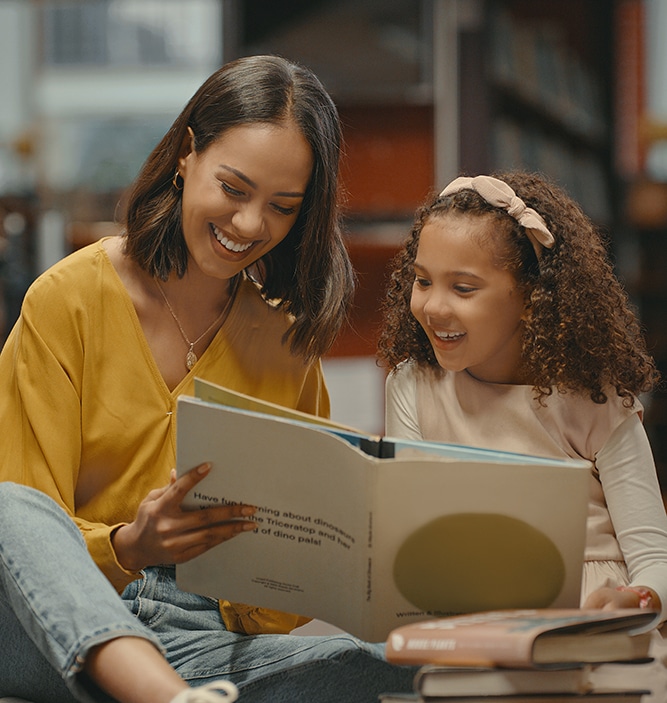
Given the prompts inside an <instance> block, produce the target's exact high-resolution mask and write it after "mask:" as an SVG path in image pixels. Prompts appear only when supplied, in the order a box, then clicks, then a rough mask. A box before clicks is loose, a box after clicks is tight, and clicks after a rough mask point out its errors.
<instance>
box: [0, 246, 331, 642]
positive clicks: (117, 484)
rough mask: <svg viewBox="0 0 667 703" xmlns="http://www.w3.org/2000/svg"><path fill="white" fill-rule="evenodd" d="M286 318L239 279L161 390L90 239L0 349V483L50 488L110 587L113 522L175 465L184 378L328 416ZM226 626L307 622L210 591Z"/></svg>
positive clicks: (115, 567)
mask: <svg viewBox="0 0 667 703" xmlns="http://www.w3.org/2000/svg"><path fill="white" fill-rule="evenodd" d="M289 324H290V320H289V318H288V317H287V316H286V314H285V313H284V312H282V311H280V310H277V309H276V308H274V307H272V306H270V305H269V304H267V303H266V302H265V301H264V300H263V299H262V297H261V296H260V294H259V291H258V289H257V287H256V286H255V285H254V284H253V283H252V282H251V281H249V280H244V281H243V282H242V283H241V285H240V287H239V290H238V293H237V295H236V297H235V300H234V302H233V305H232V308H231V310H230V313H229V316H228V317H227V320H226V321H225V323H224V324H223V326H222V327H221V329H220V331H219V332H218V333H217V335H216V337H215V339H214V340H213V342H212V343H211V344H210V346H209V347H208V349H207V350H206V351H205V353H203V354H202V355H201V357H200V358H199V361H198V362H197V364H196V365H195V366H194V368H193V369H192V371H190V372H189V373H188V375H187V376H186V377H185V378H184V379H183V381H182V382H181V383H180V384H179V385H178V386H177V387H176V388H175V389H174V390H173V391H170V390H169V389H168V388H167V386H166V384H165V382H164V380H163V378H162V376H161V374H160V371H159V370H158V368H157V366H156V364H155V361H154V359H153V356H152V354H151V351H150V349H149V347H148V344H147V342H146V339H145V337H144V334H143V331H142V329H141V326H140V324H139V319H138V317H137V315H136V312H135V309H134V306H133V304H132V301H131V299H130V297H129V295H128V293H127V291H126V289H125V287H124V285H123V284H122V282H121V280H120V278H119V277H118V274H117V273H116V270H115V269H114V267H113V265H112V263H111V261H110V260H109V258H108V256H107V253H106V251H105V249H104V247H103V244H102V242H97V243H95V244H92V245H90V246H88V247H85V248H84V249H81V250H80V251H78V252H75V253H74V254H72V255H70V256H69V257H67V258H65V259H63V260H62V261H60V262H59V263H57V264H56V265H55V266H53V267H52V268H51V269H49V270H48V271H47V272H46V273H44V274H42V275H41V276H40V277H39V278H38V279H37V280H36V281H35V282H34V283H33V285H32V286H31V288H30V290H29V291H28V293H27V295H26V296H25V299H24V303H23V308H22V312H21V317H20V319H19V320H18V322H17V324H16V325H15V327H14V329H13V330H12V332H11V334H10V336H9V338H8V339H7V342H6V343H5V346H4V348H3V350H2V353H1V354H0V427H1V428H2V441H1V442H0V480H3V481H15V482H17V483H22V484H26V485H29V486H33V487H34V488H37V489H39V490H41V491H43V492H44V493H46V494H48V495H49V496H51V497H52V498H54V499H55V500H56V501H57V502H58V503H59V504H60V505H61V506H62V507H63V508H65V510H66V511H67V512H68V513H69V514H70V515H71V516H72V518H73V519H74V520H75V522H76V524H77V525H78V526H79V528H80V529H81V531H82V533H83V535H84V537H85V539H86V542H87V544H88V549H89V551H90V553H91V555H92V557H93V559H94V560H95V562H96V563H97V564H98V566H99V567H100V568H101V569H102V571H103V572H104V573H105V574H106V576H107V577H108V578H109V580H110V581H111V583H112V584H113V585H114V587H115V588H116V589H117V590H118V591H121V590H122V589H123V588H124V587H125V586H126V585H127V584H128V583H129V582H131V581H132V580H134V579H136V578H138V577H139V576H140V574H137V573H132V572H128V571H126V570H125V569H123V567H121V565H120V564H119V563H118V561H117V559H116V555H115V553H114V550H113V548H112V545H111V534H112V532H113V530H114V529H115V528H117V527H119V526H120V525H122V524H126V523H128V522H131V521H132V520H133V519H134V517H135V515H136V511H137V507H138V505H139V503H140V502H141V500H143V498H144V497H145V496H146V495H147V493H148V492H149V491H150V490H152V489H154V488H158V487H161V486H164V485H166V484H167V483H168V480H169V472H170V470H171V468H172V467H173V466H175V440H176V433H175V424H176V423H175V420H176V416H175V410H176V399H177V397H178V396H179V395H181V394H192V392H193V381H194V377H195V376H199V377H201V378H205V379H207V380H210V381H212V382H214V383H218V384H220V385H223V386H227V387H229V388H233V389H235V390H238V391H241V392H243V393H247V394H250V395H254V396H256V397H259V398H263V399H265V400H269V401H271V402H274V403H279V404H281V405H285V406H288V407H292V408H296V409H298V410H302V411H305V412H310V413H315V414H319V415H324V416H326V415H328V413H329V397H328V393H327V390H326V387H325V384H324V378H323V375H322V369H321V365H320V364H319V363H315V364H312V365H308V364H305V363H304V362H303V360H302V359H300V358H298V357H295V356H292V355H291V354H290V352H289V349H288V348H287V347H286V346H285V345H283V344H282V343H281V339H282V336H283V334H284V332H285V331H286V330H287V328H288V326H289ZM220 607H221V612H222V616H223V619H224V621H225V624H226V626H227V627H228V628H229V629H230V630H234V631H241V632H248V633H256V632H288V631H290V630H291V629H293V628H294V627H296V626H298V625H300V624H303V623H304V622H306V620H305V619H302V618H299V617H298V616H295V615H289V614H285V613H276V612H274V611H267V610H261V609H257V608H254V607H249V606H245V605H239V604H231V603H228V602H227V601H221V604H220Z"/></svg>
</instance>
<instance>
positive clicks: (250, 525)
mask: <svg viewBox="0 0 667 703" xmlns="http://www.w3.org/2000/svg"><path fill="white" fill-rule="evenodd" d="M256 529H257V525H256V524H255V523H254V522H244V523H243V531H244V532H250V530H256Z"/></svg>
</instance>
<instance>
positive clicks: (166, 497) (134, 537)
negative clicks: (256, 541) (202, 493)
mask: <svg viewBox="0 0 667 703" xmlns="http://www.w3.org/2000/svg"><path fill="white" fill-rule="evenodd" d="M210 470H211V465H210V464H201V465H200V466H197V467H196V468H194V469H192V470H191V471H189V472H188V473H187V474H185V475H183V476H181V477H180V478H179V479H176V476H175V472H173V473H172V478H171V481H170V483H169V485H168V486H165V487H164V488H157V489H155V490H153V491H151V492H150V493H149V494H148V495H147V496H146V498H144V500H143V501H142V502H141V504H140V505H139V509H138V510H137V516H136V518H135V519H134V522H131V523H129V524H128V525H123V526H121V527H119V528H118V529H117V530H116V531H115V532H114V534H113V536H112V543H113V547H114V550H115V552H116V557H117V559H118V561H119V563H120V564H121V565H122V566H123V568H125V569H127V570H128V571H139V570H141V569H143V568H144V567H146V566H153V565H156V564H182V563H183V562H186V561H189V560H190V559H192V558H193V557H196V556H198V555H200V554H203V553H204V552H205V551H207V550H208V549H210V548H211V547H214V546H215V545H217V544H220V543H221V542H225V541H226V540H228V539H231V538H232V537H235V536H236V535H238V534H240V533H241V532H246V531H248V530H254V529H255V528H256V527H257V525H256V523H254V522H252V521H249V520H247V518H248V517H251V516H252V515H254V513H255V508H254V507H252V506H250V505H225V506H219V507H210V508H206V509H205V510H183V509H182V508H181V503H182V501H183V499H184V498H185V495H186V494H187V493H188V491H190V490H191V489H192V488H193V487H194V486H196V485H197V484H198V483H199V482H200V481H201V480H202V479H203V478H204V477H205V476H206V475H207V474H208V473H209V471H210Z"/></svg>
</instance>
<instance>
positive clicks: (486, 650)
mask: <svg viewBox="0 0 667 703" xmlns="http://www.w3.org/2000/svg"><path fill="white" fill-rule="evenodd" d="M658 619H659V614H658V613H657V612H655V611H650V610H641V609H636V610H612V611H601V610H580V609H526V610H522V609H517V610H498V611H488V612H483V613H472V614H468V615H457V616H452V617H447V618H436V619H430V620H424V621H421V622H417V623H410V624H408V625H403V626H401V627H398V628H396V629H395V630H393V631H392V632H391V633H390V635H389V637H388V639H387V659H388V660H389V661H390V662H392V663H395V664H411V665H415V666H418V667H419V668H418V669H417V673H416V675H415V678H414V692H413V693H411V694H405V693H386V694H383V695H381V696H380V701H381V703H421V702H424V703H483V702H484V701H485V702H486V703H492V702H493V701H496V702H497V703H549V702H550V703H565V702H566V701H569V702H571V703H574V702H575V701H581V702H584V701H588V702H589V703H640V701H642V700H643V699H644V697H645V696H648V695H650V694H651V693H652V690H651V689H650V688H649V687H647V684H648V683H649V682H650V677H649V676H647V675H646V673H647V671H648V668H649V667H651V666H652V658H651V656H650V649H649V647H650V642H651V638H652V630H653V628H654V627H655V625H656V624H657V621H658ZM637 682H640V683H637Z"/></svg>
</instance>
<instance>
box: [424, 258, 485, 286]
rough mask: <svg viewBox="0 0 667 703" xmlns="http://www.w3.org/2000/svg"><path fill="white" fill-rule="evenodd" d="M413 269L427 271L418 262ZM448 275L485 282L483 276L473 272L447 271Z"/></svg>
mask: <svg viewBox="0 0 667 703" xmlns="http://www.w3.org/2000/svg"><path fill="white" fill-rule="evenodd" d="M413 267H414V268H415V270H417V269H419V270H420V271H426V268H425V267H424V266H421V265H420V264H419V263H418V262H417V261H415V262H414V263H413ZM447 275H448V276H465V277H466V278H474V279H475V280H477V281H482V280H484V279H483V277H482V276H479V275H477V274H476V273H473V272H472V271H447Z"/></svg>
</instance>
